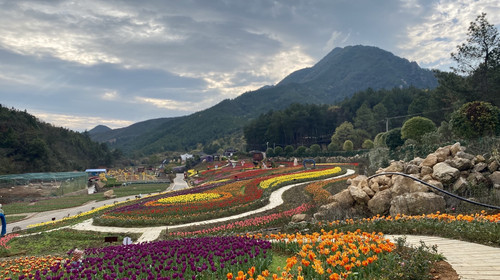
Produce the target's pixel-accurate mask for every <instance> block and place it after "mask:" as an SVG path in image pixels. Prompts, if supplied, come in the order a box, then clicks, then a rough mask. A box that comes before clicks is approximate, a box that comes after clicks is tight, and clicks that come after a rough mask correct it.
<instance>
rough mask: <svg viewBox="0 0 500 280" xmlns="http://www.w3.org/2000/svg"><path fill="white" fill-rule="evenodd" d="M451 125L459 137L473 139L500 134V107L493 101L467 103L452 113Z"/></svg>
mask: <svg viewBox="0 0 500 280" xmlns="http://www.w3.org/2000/svg"><path fill="white" fill-rule="evenodd" d="M450 125H451V129H452V131H453V133H454V134H455V135H457V136H458V137H463V138H465V139H473V138H478V137H482V136H493V135H497V134H500V109H499V108H498V107H496V106H494V105H492V104H491V103H488V102H482V101H473V102H469V103H466V104H464V105H462V107H460V109H458V110H457V111H455V112H453V114H452V115H451V120H450Z"/></svg>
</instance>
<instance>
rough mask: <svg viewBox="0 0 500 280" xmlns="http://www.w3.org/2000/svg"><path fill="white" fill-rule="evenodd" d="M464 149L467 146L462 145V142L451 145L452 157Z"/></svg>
mask: <svg viewBox="0 0 500 280" xmlns="http://www.w3.org/2000/svg"><path fill="white" fill-rule="evenodd" d="M463 151H465V147H461V146H460V143H458V142H457V143H455V144H453V145H451V147H450V153H451V156H452V157H454V156H456V155H457V153H458V152H463Z"/></svg>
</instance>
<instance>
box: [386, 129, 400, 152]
mask: <svg viewBox="0 0 500 280" xmlns="http://www.w3.org/2000/svg"><path fill="white" fill-rule="evenodd" d="M404 143H405V142H404V140H403V139H402V138H401V128H394V129H391V130H389V132H387V134H386V138H385V144H386V145H387V147H388V148H389V149H391V150H395V149H396V148H397V147H399V146H402V145H403V144H404Z"/></svg>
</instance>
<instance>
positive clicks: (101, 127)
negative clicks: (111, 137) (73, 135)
mask: <svg viewBox="0 0 500 280" xmlns="http://www.w3.org/2000/svg"><path fill="white" fill-rule="evenodd" d="M111 130H112V129H111V128H109V127H107V126H105V125H98V126H96V127H94V128H92V129H91V130H89V131H88V133H89V135H95V134H100V133H104V132H108V131H111Z"/></svg>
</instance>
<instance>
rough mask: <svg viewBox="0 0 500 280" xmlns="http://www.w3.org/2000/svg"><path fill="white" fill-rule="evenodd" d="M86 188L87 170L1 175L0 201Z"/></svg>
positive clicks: (6, 201)
mask: <svg viewBox="0 0 500 280" xmlns="http://www.w3.org/2000/svg"><path fill="white" fill-rule="evenodd" d="M86 188H87V174H86V173H85V172H55V173H26V174H10V175H0V203H10V202H14V201H31V200H36V199H40V198H45V197H51V196H62V195H65V194H68V193H73V192H76V191H80V190H84V189H86Z"/></svg>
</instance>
